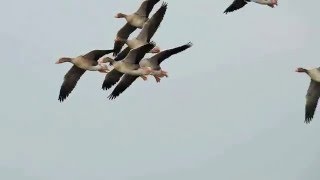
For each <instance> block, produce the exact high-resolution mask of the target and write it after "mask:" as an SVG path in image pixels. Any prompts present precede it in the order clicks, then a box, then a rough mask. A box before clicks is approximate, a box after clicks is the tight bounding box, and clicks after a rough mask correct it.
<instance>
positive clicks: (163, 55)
mask: <svg viewBox="0 0 320 180" xmlns="http://www.w3.org/2000/svg"><path fill="white" fill-rule="evenodd" d="M192 45H193V44H192V43H191V42H189V43H187V44H184V45H182V46H178V47H176V48H172V49H167V50H164V51H162V52H160V53H158V54H156V55H154V56H152V57H151V58H146V59H142V60H141V61H140V64H139V65H140V67H142V68H145V67H150V68H151V69H153V70H154V71H153V72H151V74H150V75H153V76H154V77H155V79H156V81H157V82H160V78H161V77H164V76H166V77H168V75H167V72H166V71H163V70H162V69H161V66H160V64H161V63H162V62H163V61H164V60H165V59H168V58H169V57H170V56H172V55H174V54H177V53H180V52H182V51H184V50H186V49H188V48H190V47H192Z"/></svg>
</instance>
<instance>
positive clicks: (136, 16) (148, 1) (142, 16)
mask: <svg viewBox="0 0 320 180" xmlns="http://www.w3.org/2000/svg"><path fill="white" fill-rule="evenodd" d="M159 1H160V0H144V1H143V2H142V3H141V5H140V7H139V9H138V10H137V11H136V12H134V13H133V14H129V15H127V14H123V13H118V14H116V15H115V18H124V19H126V21H127V23H126V24H125V25H124V26H123V27H122V28H121V29H120V30H119V31H118V33H117V37H119V38H122V39H128V37H129V36H130V34H131V33H132V32H134V31H135V30H136V29H137V28H139V29H142V27H143V24H144V23H145V22H146V21H147V20H148V17H149V14H150V12H151V11H152V9H153V7H154V6H155V5H156V4H157V3H158V2H159ZM123 45H124V43H121V42H119V41H115V42H114V48H113V49H114V52H113V55H114V56H116V55H117V54H118V53H119V52H120V51H121V48H122V46H123Z"/></svg>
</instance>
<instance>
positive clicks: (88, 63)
mask: <svg viewBox="0 0 320 180" xmlns="http://www.w3.org/2000/svg"><path fill="white" fill-rule="evenodd" d="M112 52H113V50H93V51H90V52H88V53H87V54H85V55H81V56H78V57H76V58H69V57H63V58H60V59H59V60H58V61H57V62H56V64H61V63H65V62H69V63H72V64H73V66H72V67H71V69H70V70H69V71H68V72H67V73H66V75H65V76H64V81H63V83H62V85H61V88H60V93H59V98H58V99H59V101H60V102H62V101H64V100H65V99H66V98H67V97H68V96H69V94H70V93H71V92H72V90H73V89H74V88H75V86H76V84H77V82H78V80H79V79H80V77H81V76H82V75H83V74H84V73H85V71H86V70H88V71H99V72H102V73H105V72H107V71H108V68H106V67H104V66H101V65H100V64H98V62H97V61H98V59H99V58H101V57H102V56H104V55H106V54H109V53H112Z"/></svg>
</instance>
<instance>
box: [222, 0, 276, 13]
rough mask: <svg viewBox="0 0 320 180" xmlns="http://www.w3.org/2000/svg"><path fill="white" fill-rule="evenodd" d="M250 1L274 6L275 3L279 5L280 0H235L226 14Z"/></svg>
mask: <svg viewBox="0 0 320 180" xmlns="http://www.w3.org/2000/svg"><path fill="white" fill-rule="evenodd" d="M248 2H255V3H258V4H262V5H268V6H270V7H271V8H274V6H275V5H277V6H278V0H234V1H233V2H232V4H231V5H230V6H229V7H228V8H227V9H226V10H225V11H224V13H225V14H228V13H229V12H233V11H235V10H238V9H240V8H242V7H244V6H245V5H246V4H247V3H248Z"/></svg>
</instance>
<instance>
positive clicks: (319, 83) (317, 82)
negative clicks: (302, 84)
mask: <svg viewBox="0 0 320 180" xmlns="http://www.w3.org/2000/svg"><path fill="white" fill-rule="evenodd" d="M296 72H298V73H306V74H308V75H309V77H310V79H311V81H310V84H309V88H308V91H307V94H306V105H305V123H307V124H309V123H310V122H311V121H312V119H313V116H314V113H315V110H316V107H317V104H318V99H319V97H320V67H318V68H313V69H305V68H301V67H299V68H297V69H296Z"/></svg>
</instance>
